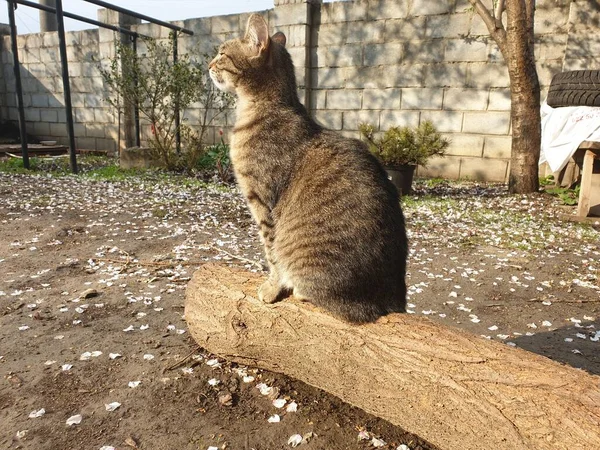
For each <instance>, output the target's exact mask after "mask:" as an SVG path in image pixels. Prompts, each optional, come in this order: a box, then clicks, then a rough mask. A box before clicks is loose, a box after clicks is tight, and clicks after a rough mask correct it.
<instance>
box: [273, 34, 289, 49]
mask: <svg viewBox="0 0 600 450" xmlns="http://www.w3.org/2000/svg"><path fill="white" fill-rule="evenodd" d="M271 40H272V41H273V42H277V43H278V44H279V45H281V46H282V47H285V43H286V42H287V40H286V38H285V34H283V33H282V32H281V31H278V32H277V33H275V34H274V35H273V36H271Z"/></svg>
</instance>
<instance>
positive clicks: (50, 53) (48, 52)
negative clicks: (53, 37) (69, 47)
mask: <svg viewBox="0 0 600 450" xmlns="http://www.w3.org/2000/svg"><path fill="white" fill-rule="evenodd" d="M40 60H41V61H42V62H43V63H56V62H58V61H60V56H59V54H58V47H56V48H54V47H49V48H40Z"/></svg>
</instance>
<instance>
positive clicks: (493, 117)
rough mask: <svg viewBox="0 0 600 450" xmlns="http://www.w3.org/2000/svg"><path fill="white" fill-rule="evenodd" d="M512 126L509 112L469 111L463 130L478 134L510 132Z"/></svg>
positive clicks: (466, 114)
mask: <svg viewBox="0 0 600 450" xmlns="http://www.w3.org/2000/svg"><path fill="white" fill-rule="evenodd" d="M509 128H510V113H509V112H493V111H490V112H467V113H465V120H464V124H463V132H465V133H478V134H500V135H503V134H508V130H509Z"/></svg>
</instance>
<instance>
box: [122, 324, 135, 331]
mask: <svg viewBox="0 0 600 450" xmlns="http://www.w3.org/2000/svg"><path fill="white" fill-rule="evenodd" d="M133 330H134V328H133V325H129V326H128V327H127V328H125V329H124V330H123V331H133Z"/></svg>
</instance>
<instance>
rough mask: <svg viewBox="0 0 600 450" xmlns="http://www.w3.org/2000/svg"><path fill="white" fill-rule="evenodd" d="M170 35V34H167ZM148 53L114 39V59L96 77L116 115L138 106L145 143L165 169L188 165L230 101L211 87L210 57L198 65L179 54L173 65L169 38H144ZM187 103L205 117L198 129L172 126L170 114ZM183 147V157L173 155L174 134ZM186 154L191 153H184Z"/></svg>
mask: <svg viewBox="0 0 600 450" xmlns="http://www.w3.org/2000/svg"><path fill="white" fill-rule="evenodd" d="M171 37H173V35H171ZM144 44H145V46H146V49H147V51H146V52H145V53H144V54H141V55H138V54H137V53H136V52H135V51H134V50H133V48H131V47H130V46H128V45H126V44H124V43H122V42H120V41H116V43H115V48H116V56H115V57H114V58H113V59H112V60H111V61H110V64H109V66H108V67H100V73H101V74H102V78H103V79H104V82H105V84H106V86H107V87H108V91H109V96H108V97H107V99H106V100H107V101H108V103H109V104H110V105H111V106H113V107H115V108H116V109H117V110H119V111H121V110H122V109H123V107H124V106H125V105H136V104H137V106H138V109H139V112H140V115H141V116H142V117H144V118H145V119H147V120H148V122H149V123H150V129H151V136H150V137H149V139H148V145H149V147H150V148H151V150H152V152H153V153H154V156H156V157H157V158H158V159H159V160H160V161H161V162H162V163H163V164H164V166H165V167H167V168H168V169H174V168H176V167H177V166H179V165H181V163H182V162H183V164H184V165H186V166H188V167H189V164H191V163H193V162H195V160H196V159H197V155H198V154H199V153H201V149H202V147H203V146H204V145H206V143H205V138H206V135H207V130H208V127H209V126H210V125H211V123H212V122H213V121H214V120H215V119H216V118H217V117H219V116H220V115H222V114H224V112H225V110H226V109H227V108H229V107H231V105H232V103H233V97H231V96H230V95H229V94H226V93H224V92H221V91H219V90H217V89H215V88H214V85H213V83H212V82H211V81H210V80H209V78H208V76H207V74H206V67H208V61H209V58H210V56H209V55H204V56H203V60H202V61H200V62H199V63H194V62H192V61H190V59H189V56H188V55H182V56H180V57H179V58H178V60H177V61H175V62H174V61H173V58H172V54H173V39H172V38H171V39H169V40H168V43H160V42H157V41H155V40H153V39H145V40H144ZM192 104H194V105H195V106H198V107H200V108H201V109H202V110H203V111H204V113H203V114H202V115H201V116H200V123H199V124H198V131H196V130H194V129H192V128H191V127H190V126H189V125H187V124H185V119H184V120H182V121H181V123H180V124H179V125H177V124H176V123H175V114H174V111H176V110H177V109H179V110H180V111H183V110H185V109H186V108H188V107H190V106H191V105H192ZM178 131H179V132H180V135H181V137H182V140H183V139H185V141H184V142H182V144H183V150H184V153H187V154H184V155H183V157H181V155H179V154H177V152H176V151H175V142H176V135H177V132H178ZM189 153H191V155H189Z"/></svg>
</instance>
